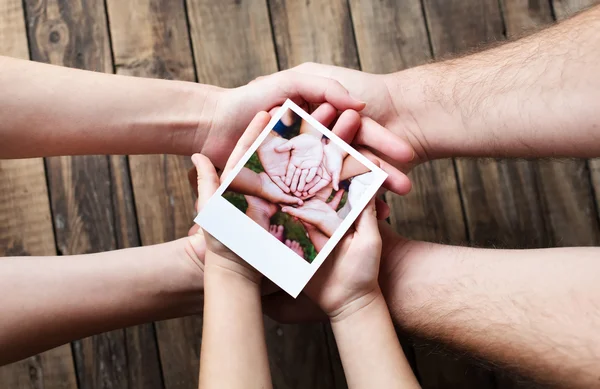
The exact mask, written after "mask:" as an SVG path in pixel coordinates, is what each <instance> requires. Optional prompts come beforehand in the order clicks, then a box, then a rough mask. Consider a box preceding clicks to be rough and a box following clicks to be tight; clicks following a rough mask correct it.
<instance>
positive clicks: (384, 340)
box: [331, 291, 419, 388]
mask: <svg viewBox="0 0 600 389" xmlns="http://www.w3.org/2000/svg"><path fill="white" fill-rule="evenodd" d="M365 298H366V299H368V301H367V302H366V303H365V306H364V307H362V308H361V309H358V310H357V311H355V312H353V313H352V314H351V315H349V316H347V317H344V318H340V319H338V320H332V321H331V327H332V329H333V333H334V335H335V339H336V343H337V346H338V350H339V352H340V357H341V360H342V364H343V366H344V371H345V372H346V380H347V381H348V386H349V387H351V388H392V387H398V388H400V387H401V388H416V387H419V385H418V383H417V380H416V378H415V376H414V374H413V373H412V371H411V368H410V365H409V364H408V361H407V360H406V357H405V356H404V353H403V351H402V348H401V347H400V342H398V337H397V335H396V332H395V330H394V325H393V324H392V320H391V318H390V314H389V312H388V307H387V305H386V303H385V301H384V299H383V296H382V295H381V294H380V292H379V291H377V292H376V293H374V294H373V295H368V296H366V297H365Z"/></svg>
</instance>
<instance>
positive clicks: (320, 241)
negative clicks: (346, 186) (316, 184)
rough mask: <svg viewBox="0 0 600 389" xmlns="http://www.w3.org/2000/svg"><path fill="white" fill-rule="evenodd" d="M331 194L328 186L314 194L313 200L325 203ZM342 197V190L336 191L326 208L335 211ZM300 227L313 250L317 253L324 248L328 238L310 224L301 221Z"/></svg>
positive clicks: (331, 189)
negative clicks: (304, 230) (302, 227)
mask: <svg viewBox="0 0 600 389" xmlns="http://www.w3.org/2000/svg"><path fill="white" fill-rule="evenodd" d="M332 192H333V188H332V187H331V185H330V186H328V187H326V188H324V189H322V190H320V191H319V192H318V193H317V194H315V200H320V201H323V202H326V201H327V200H328V199H329V196H331V193H332ZM343 197H344V190H343V189H342V190H339V191H337V192H336V194H335V195H334V196H333V198H332V199H331V201H330V202H329V203H327V206H328V207H329V208H331V209H333V210H334V211H336V210H337V208H338V206H339V205H340V202H341V201H342V198H343ZM302 225H303V226H304V228H305V229H306V233H307V234H308V238H309V239H310V241H311V242H312V244H313V246H315V250H317V252H320V251H321V250H322V249H323V246H325V244H326V243H327V241H328V240H329V237H328V236H327V235H325V234H323V233H322V232H321V231H320V230H319V229H318V228H317V227H315V226H313V225H312V224H310V223H306V222H304V221H303V222H302Z"/></svg>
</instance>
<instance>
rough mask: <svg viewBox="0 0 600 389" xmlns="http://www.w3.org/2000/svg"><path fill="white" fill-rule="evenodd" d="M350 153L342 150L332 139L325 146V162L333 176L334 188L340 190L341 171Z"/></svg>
mask: <svg viewBox="0 0 600 389" xmlns="http://www.w3.org/2000/svg"><path fill="white" fill-rule="evenodd" d="M347 155H348V154H347V153H346V152H345V151H344V150H342V148H341V147H339V146H338V145H336V144H335V143H333V142H332V141H331V140H329V141H328V142H327V144H325V146H323V164H324V166H325V169H327V172H328V173H329V175H330V176H331V183H332V185H333V189H335V190H338V189H339V185H340V173H341V172H342V165H343V164H344V158H346V156H347Z"/></svg>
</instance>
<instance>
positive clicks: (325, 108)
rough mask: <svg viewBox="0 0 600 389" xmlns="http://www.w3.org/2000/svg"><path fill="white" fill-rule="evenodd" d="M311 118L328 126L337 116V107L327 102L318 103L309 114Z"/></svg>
mask: <svg viewBox="0 0 600 389" xmlns="http://www.w3.org/2000/svg"><path fill="white" fill-rule="evenodd" d="M310 116H312V117H313V118H315V119H316V120H317V121H318V122H319V123H321V124H322V125H324V126H325V127H329V125H330V124H331V123H332V122H333V121H334V120H335V117H336V116H337V109H335V107H334V106H333V105H331V104H329V103H324V104H321V105H319V106H318V107H317V108H316V109H315V110H314V111H313V113H312V114H310Z"/></svg>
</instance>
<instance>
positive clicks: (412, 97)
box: [383, 62, 465, 162]
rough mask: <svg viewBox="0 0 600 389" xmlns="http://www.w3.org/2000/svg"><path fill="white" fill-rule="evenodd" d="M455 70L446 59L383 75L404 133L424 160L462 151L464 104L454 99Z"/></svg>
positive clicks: (419, 156)
mask: <svg viewBox="0 0 600 389" xmlns="http://www.w3.org/2000/svg"><path fill="white" fill-rule="evenodd" d="M452 74H453V70H452V68H451V67H449V66H447V65H446V64H445V63H443V62H442V63H435V64H430V65H424V66H419V67H415V68H411V69H407V70H403V71H400V72H397V73H390V74H386V75H384V76H383V78H384V83H385V85H386V86H387V89H388V91H389V95H390V99H391V101H392V105H393V107H394V108H395V110H394V112H395V114H396V120H397V121H398V122H400V123H401V126H400V127H401V129H402V131H404V132H405V133H404V134H399V135H403V136H405V137H406V138H407V140H408V141H409V143H410V144H411V145H412V146H413V148H414V150H415V153H416V154H417V158H418V159H419V160H420V161H421V162H424V161H427V160H433V159H439V158H448V157H452V156H456V155H460V154H461V146H462V145H463V144H464V141H465V139H464V134H465V130H464V127H463V122H462V116H461V112H460V109H459V108H460V107H457V106H456V104H455V103H454V100H453V99H452V93H453V90H454V86H453V84H454V83H455V81H454V77H453V76H452Z"/></svg>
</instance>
